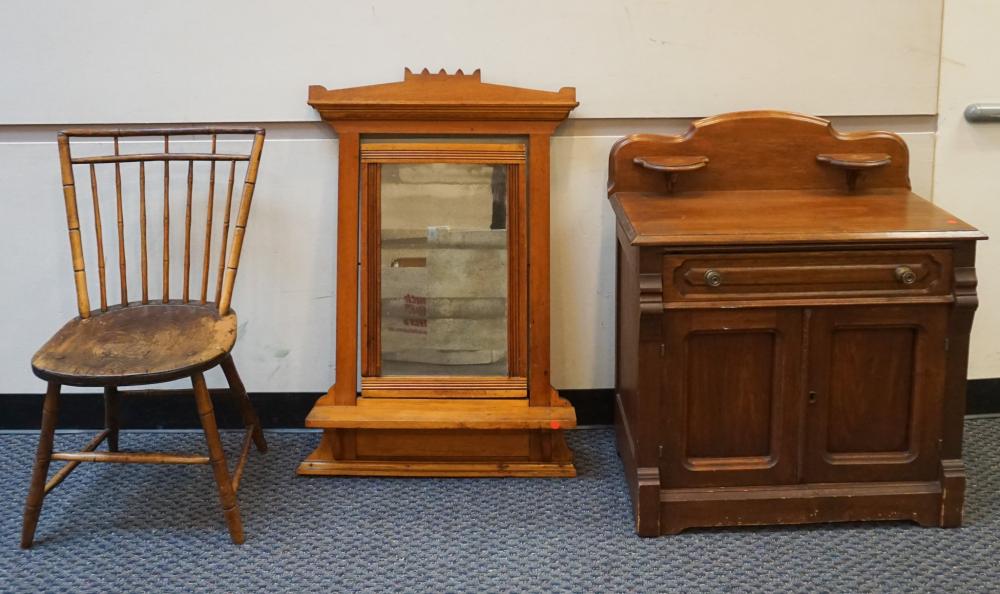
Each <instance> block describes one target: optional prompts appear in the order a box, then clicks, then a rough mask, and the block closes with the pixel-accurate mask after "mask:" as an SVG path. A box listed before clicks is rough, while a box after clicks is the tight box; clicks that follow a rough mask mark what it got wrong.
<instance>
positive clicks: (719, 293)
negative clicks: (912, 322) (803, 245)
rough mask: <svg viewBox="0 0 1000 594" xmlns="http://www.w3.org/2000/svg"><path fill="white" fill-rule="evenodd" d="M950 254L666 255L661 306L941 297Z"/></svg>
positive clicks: (948, 287) (948, 288) (948, 282)
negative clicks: (725, 302)
mask: <svg viewBox="0 0 1000 594" xmlns="http://www.w3.org/2000/svg"><path fill="white" fill-rule="evenodd" d="M951 267H952V260H951V250H947V249H940V250H878V251H866V252H860V251H829V252H828V251H821V252H777V253H752V254H747V253H741V254H668V255H666V256H664V259H663V300H664V303H667V304H670V303H671V302H674V303H679V304H683V303H689V304H690V303H692V302H699V301H706V302H707V301H719V300H734V301H746V300H760V299H763V300H773V299H786V300H787V299H802V298H833V299H836V298H851V297H935V296H938V297H941V296H948V295H950V294H951V290H952V287H951V285H952V280H951V279H952V270H951Z"/></svg>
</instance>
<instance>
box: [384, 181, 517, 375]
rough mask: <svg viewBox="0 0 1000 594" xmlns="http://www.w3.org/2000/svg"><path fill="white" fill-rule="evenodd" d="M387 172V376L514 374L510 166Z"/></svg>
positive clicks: (385, 192) (385, 290) (385, 294)
mask: <svg viewBox="0 0 1000 594" xmlns="http://www.w3.org/2000/svg"><path fill="white" fill-rule="evenodd" d="M381 170H382V174H381V176H382V177H381V188H380V202H381V210H380V220H381V230H380V231H381V243H380V246H381V248H380V249H381V255H380V260H381V271H380V281H381V286H380V293H381V359H382V361H381V368H382V375H383V376H388V375H455V376H461V375H476V376H505V375H507V371H508V364H507V311H508V308H507V296H508V292H507V192H508V188H507V166H506V165H478V164H454V163H420V164H390V163H386V164H383V165H382V167H381Z"/></svg>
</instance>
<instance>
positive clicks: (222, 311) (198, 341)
mask: <svg viewBox="0 0 1000 594" xmlns="http://www.w3.org/2000/svg"><path fill="white" fill-rule="evenodd" d="M123 137H129V138H130V140H132V141H135V144H137V145H140V146H141V145H142V143H143V142H144V141H143V137H146V141H148V142H154V143H156V144H155V145H154V146H155V147H156V148H154V150H156V151H158V147H159V146H162V148H163V150H162V152H152V153H150V152H141V153H136V152H132V153H131V154H127V153H126V152H124V151H122V150H121V143H119V139H120V138H123ZM149 137H152V139H150V138H149ZM173 137H182V140H184V141H186V142H185V145H191V146H196V147H197V146H202V145H210V151H208V150H205V151H202V152H191V151H188V150H185V151H176V150H175V152H171V150H170V149H171V145H170V140H171V138H173ZM74 138H76V139H77V140H75V141H73V142H72V145H73V151H77V150H78V149H83V148H86V149H91V150H90V152H93V149H94V148H95V147H97V148H103V147H102V145H101V144H98V143H100V142H101V141H102V140H103V142H104V143H105V145H104V146H108V147H109V149H108V150H107V151H105V152H110V147H113V149H114V152H113V154H102V155H98V156H74V154H73V152H71V150H70V149H71V139H74ZM80 138H83V139H84V140H80ZM58 140H59V157H60V163H61V169H62V182H63V194H64V198H65V202H66V220H67V222H68V226H69V241H70V248H71V251H72V256H73V272H74V275H75V281H76V295H77V304H78V308H79V314H80V315H79V317H77V318H74V319H73V320H71V321H69V322H68V323H67V324H66V325H65V326H63V327H62V329H61V330H59V331H58V332H57V333H56V334H55V336H53V337H52V338H51V339H50V340H49V341H48V342H47V343H45V345H44V346H43V347H42V348H41V349H40V350H39V351H38V352H37V353H36V354H35V356H34V358H33V359H32V362H31V366H32V369H33V370H34V372H35V375H37V376H38V377H40V378H42V379H43V380H46V381H47V382H48V390H47V391H46V394H45V400H44V404H43V407H42V411H43V412H42V429H41V438H40V440H39V444H38V455H37V458H36V460H35V468H34V472H33V474H32V477H31V486H30V489H29V491H28V499H27V503H26V505H25V510H24V527H23V530H22V533H21V546H22V547H24V548H28V547H30V546H31V544H32V541H33V539H34V534H35V527H36V525H37V524H38V516H39V513H40V511H41V507H42V500H43V499H44V497H45V495H46V494H47V493H48V492H49V491H51V490H52V489H54V488H55V487H56V486H58V485H59V483H61V482H62V481H63V479H65V478H66V477H67V476H68V475H69V474H70V472H72V471H73V469H74V468H76V467H77V466H78V465H79V464H80V463H81V462H119V463H152V464H211V465H212V470H213V472H214V475H215V481H216V483H217V484H218V489H219V498H220V499H221V501H222V508H223V512H224V514H225V518H226V522H227V524H228V525H229V533H230V536H231V537H232V540H233V542H235V543H242V542H243V538H244V537H243V528H242V524H241V522H240V512H239V506H238V504H237V500H236V492H237V490H238V488H239V484H240V477H241V476H242V474H243V468H244V465H245V464H246V460H247V456H248V454H249V452H250V443H251V441H253V442H254V443H255V444H256V446H257V449H258V450H260V451H262V452H263V451H266V449H267V444H266V442H265V441H264V435H263V432H262V431H261V427H260V422H259V421H258V419H257V414H256V412H255V411H254V409H253V406H252V404H251V403H250V399H249V398H248V397H247V393H246V390H245V389H244V387H243V383H242V382H241V380H240V377H239V374H238V373H237V372H236V366H235V365H234V363H233V359H232V356H231V355H230V351H231V350H232V348H233V345H234V343H235V341H236V314H235V313H234V312H233V311H232V310H231V309H230V302H231V300H232V294H233V285H234V283H235V281H236V270H237V267H238V266H239V263H240V252H241V249H242V247H243V237H244V233H245V232H246V225H247V218H248V215H249V214H250V203H251V199H252V197H253V191H254V185H255V182H256V178H257V167H258V163H259V162H260V154H261V150H262V148H263V144H264V131H263V130H261V129H259V128H183V129H129V130H100V129H78V130H66V131H64V132H61V133H60V134H59V137H58ZM220 140H221V141H222V143H221V144H224V145H226V146H229V145H230V144H232V145H235V146H238V147H240V148H243V147H249V151H248V152H245V151H241V152H238V153H226V152H220V151H218V150H217V149H218V148H219V144H220V142H219V141H220ZM238 140H242V141H243V142H232V143H230V142H229V141H238ZM95 141H96V143H95ZM178 142H180V141H175V148H176V145H177V143H178ZM160 143H162V144H160ZM126 144H127V143H126ZM186 148H187V147H185V149H186ZM207 148H208V147H207V146H206V149H207ZM205 162H207V163H205ZM172 164H173V166H171V165H172ZM185 165H186V167H185ZM217 166H218V167H217ZM102 168H103V171H102ZM217 168H218V169H219V170H220V174H221V175H220V176H219V180H218V182H219V183H218V186H219V191H218V192H216V185H217V183H216V169H217ZM75 170H81V171H87V175H88V177H89V184H88V185H89V188H90V202H91V204H92V208H93V211H92V214H93V217H92V218H93V222H94V225H93V226H94V240H95V241H94V246H95V248H96V249H95V250H94V251H93V252H91V255H92V256H93V255H94V254H96V260H97V280H98V282H97V286H98V290H99V293H100V307H99V308H97V309H93V310H92V309H91V304H90V303H91V302H90V291H89V287H88V279H87V273H86V270H85V267H84V253H85V248H84V246H85V242H84V240H83V237H82V228H81V227H82V226H81V222H80V221H81V216H80V214H81V212H82V210H78V208H77V184H76V180H75V175H74V171H75ZM172 170H186V180H185V178H184V177H183V176H177V175H175V176H174V177H175V185H178V186H182V187H183V189H181V190H180V192H178V191H177V190H178V188H174V190H175V192H174V193H173V195H177V194H178V193H180V194H181V196H182V198H183V199H184V203H183V206H184V223H183V234H184V241H183V248H184V251H183V264H182V265H183V281H182V283H181V284H182V289H181V292H180V299H172V298H171V297H173V295H172V294H171V291H170V289H171V272H172V271H173V276H174V277H176V276H177V273H178V272H179V270H177V267H176V266H175V267H174V269H173V270H172V268H171V259H170V252H171V250H170V247H171V239H172V237H171V226H170V222H171V221H170V211H171V206H170V198H171V196H172V194H171V182H170V179H171V172H172ZM206 170H207V171H206ZM227 170H228V172H227ZM238 170H239V171H243V172H244V173H243V189H242V194H241V196H240V198H239V204H238V207H237V211H236V213H237V214H236V215H235V221H234V224H233V225H232V233H230V223H231V216H230V215H231V212H232V210H233V208H232V207H233V188H234V186H235V183H236V180H237V177H238V175H237V171H238ZM196 171H199V172H201V173H199V175H198V179H199V180H203V179H204V175H203V174H204V173H207V176H208V183H207V184H206V185H205V186H204V187H199V191H198V192H195V191H194V190H195V187H196V185H195V177H196V175H195V173H196ZM99 173H100V175H99ZM226 173H228V182H225V181H224V180H225V179H226V178H225V175H226ZM112 174H113V178H112ZM133 174H135V175H136V176H137V178H138V184H137V186H136V185H134V184H133V185H130V184H128V183H123V178H124V179H125V180H126V182H128V181H131V180H129V177H130V176H131V175H133ZM159 175H162V178H163V190H162V194H160V196H154V197H153V198H151V200H150V202H151V203H152V201H153V200H154V199H155V198H157V197H162V209H161V211H162V225H163V227H162V230H163V235H162V238H160V239H159V240H157V238H155V237H152V238H150V239H149V240H147V219H146V211H147V208H146V206H147V194H150V195H152V194H154V193H155V192H147V184H146V181H147V176H149V177H158V176H159ZM178 178H179V179H178ZM101 179H104V180H105V184H104V186H105V189H104V190H103V191H101V189H100V187H99V186H101V185H102V184H100V183H99V180H101ZM112 179H113V182H112V181H111V180H112ZM134 179H135V178H132V180H134ZM185 181H186V184H185V183H184V182H185ZM182 184H183V185H182ZM223 188H224V189H223ZM129 189H134V190H135V191H134V192H129V191H127V190H129ZM217 193H218V194H219V196H218V198H219V199H216V194H217ZM223 193H224V197H223ZM135 194H137V196H135ZM102 195H103V196H107V197H108V198H107V199H108V200H109V201H110V200H111V198H110V197H111V196H113V197H114V202H113V204H114V206H113V208H114V213H115V215H116V216H115V219H116V223H117V224H116V228H117V242H116V245H117V248H116V249H114V251H115V252H116V253H117V260H118V288H119V295H120V303H119V304H117V305H109V304H108V293H109V290H108V279H107V276H108V275H107V274H106V271H105V244H104V233H103V231H102V216H101V198H102ZM223 198H224V199H223ZM129 199H133V200H137V201H138V204H137V205H136V204H135V202H134V201H133V202H132V204H131V205H130V204H129V202H130V200H129ZM202 199H204V204H205V209H204V210H201V204H200V202H201V201H202ZM196 201H197V202H198V203H199V204H198V209H197V211H196V212H195V217H196V218H201V216H202V214H201V213H204V234H203V235H193V234H192V211H195V210H196V209H195V202H196ZM178 202H179V201H178ZM151 206H152V204H151ZM180 206H181V205H180V204H178V203H176V202H175V209H177V210H178V211H179V209H180ZM136 207H137V208H136ZM220 207H221V210H222V212H221V213H217V212H216V211H217V210H220ZM136 210H138V213H137V216H135V211H136ZM104 212H105V213H106V216H108V217H109V218H110V216H111V215H110V212H111V205H110V204H109V205H108V207H107V208H105V211H104ZM126 212H129V213H130V214H131V215H132V216H135V218H136V219H137V222H138V245H137V246H136V245H135V244H136V242H135V239H136V237H135V236H134V235H133V236H131V237H128V234H126V225H125V222H126V219H127V218H129V217H128V216H126V214H125V213H126ZM220 215H221V216H220ZM85 218H86V217H85ZM220 220H221V222H220ZM155 225H156V226H157V227H158V226H159V223H158V222H157V223H155ZM85 226H87V225H85ZM175 234H179V233H178V232H175ZM213 235H217V236H218V239H217V240H216V241H215V242H214V246H215V255H214V257H213V249H212V248H213V241H212V240H213ZM192 238H194V240H195V243H196V244H197V243H198V242H201V248H202V250H201V251H202V254H200V255H201V256H202V258H201V261H200V262H198V261H197V260H195V261H194V267H195V274H197V273H198V270H197V269H198V268H200V269H201V270H200V286H199V289H200V292H195V291H196V289H194V288H193V283H192V282H191V276H192V274H191V273H192V270H191V269H192V257H191V256H192V251H196V252H197V246H196V248H195V250H192ZM156 244H159V246H157V245H156ZM113 245H114V244H113ZM175 245H176V242H175ZM129 247H132V248H137V249H132V250H130V249H129ZM157 247H162V260H160V261H161V265H160V268H161V270H160V271H157V272H162V285H161V291H160V294H159V297H158V298H154V297H151V295H150V293H151V291H150V282H149V277H150V273H151V272H152V271H150V267H151V265H150V262H149V257H148V252H149V251H151V250H155V249H156V248H157ZM227 248H228V252H227ZM135 251H138V256H139V274H138V276H139V277H140V279H141V297H140V298H139V299H135V298H134V296H135V295H134V293H133V299H131V300H130V296H129V282H128V279H129V274H128V270H129V261H130V260H129V258H128V257H127V256H129V252H132V254H133V255H134V252H135ZM178 251H179V248H178ZM152 267H153V268H154V269H155V268H156V265H155V263H154V264H153V265H152ZM134 269H135V262H134V260H133V261H132V272H133V274H132V275H131V277H132V282H133V285H134V284H136V283H135V276H136V275H135V270H134ZM213 271H215V274H214V283H211V281H210V277H211V276H212V272H213ZM111 276H112V277H113V276H114V275H113V274H112V275H111ZM91 280H92V279H91ZM112 280H113V279H112ZM154 280H155V279H154ZM174 280H175V281H176V278H175V279H174ZM210 284H214V297H215V298H214V300H209V299H208V295H209V286H210ZM154 288H155V287H154ZM216 365H221V367H222V370H223V372H224V374H225V377H226V380H227V381H228V383H229V387H230V392H231V394H232V395H233V396H235V399H236V400H237V402H238V403H239V407H240V412H241V414H242V417H243V422H244V424H245V425H246V428H247V430H246V436H245V438H244V440H243V444H242V450H241V453H240V457H239V460H238V462H237V463H236V467H235V470H234V472H233V474H232V475H230V473H229V469H228V466H227V464H226V459H225V454H224V452H223V448H222V442H221V440H220V439H219V430H218V427H217V425H216V421H215V413H214V409H213V407H212V400H211V397H210V396H209V392H208V389H207V387H206V385H205V379H204V377H203V375H202V373H203V372H204V371H206V370H207V369H210V368H212V367H214V366H216ZM185 377H190V378H191V381H192V384H193V386H194V397H195V401H196V403H197V409H198V414H199V416H200V418H201V425H202V428H203V429H204V433H205V440H206V441H207V442H208V456H201V455H188V454H166V453H150V452H142V453H140V452H123V451H119V448H118V435H119V421H118V400H119V392H118V387H120V386H128V385H139V384H151V383H160V382H166V381H170V380H176V379H180V378H185ZM62 385H72V386H100V387H103V388H104V399H105V429H104V430H103V431H101V432H100V433H99V434H98V435H97V436H96V437H94V439H93V440H92V441H90V443H88V444H87V445H86V446H85V447H84V448H83V450H82V451H80V452H53V451H52V448H53V438H54V434H55V428H56V419H57V415H58V410H59V392H60V388H61V386H62ZM105 439H106V440H107V444H108V448H107V451H97V447H98V446H99V445H100V444H101V443H102V442H103V441H105ZM53 460H58V461H64V462H66V464H65V465H64V466H63V467H62V468H61V469H60V470H59V471H58V472H56V473H55V475H54V476H53V477H52V478H51V479H49V480H48V481H47V482H46V479H47V477H48V470H49V464H50V462H51V461H53Z"/></svg>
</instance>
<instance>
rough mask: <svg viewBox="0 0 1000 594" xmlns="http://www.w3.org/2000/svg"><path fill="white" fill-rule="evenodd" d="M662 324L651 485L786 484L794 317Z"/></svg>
mask: <svg viewBox="0 0 1000 594" xmlns="http://www.w3.org/2000/svg"><path fill="white" fill-rule="evenodd" d="M664 324H665V328H664V334H665V343H664V349H663V355H664V359H663V374H664V377H663V386H664V389H663V394H662V395H661V425H660V426H661V432H660V436H661V444H662V445H661V448H662V449H661V460H660V480H661V484H663V485H665V486H671V487H705V486H729V485H734V486H740V485H767V484H780V483H788V482H793V481H795V480H796V473H797V452H798V445H797V444H798V431H797V428H798V425H799V423H798V419H799V417H800V414H801V407H800V405H799V403H800V399H798V398H797V395H799V394H801V393H802V384H801V379H800V377H801V359H802V312H801V310H798V309H742V310H728V311H727V310H710V311H709V310H696V311H674V312H668V313H667V314H666V315H665V316H664Z"/></svg>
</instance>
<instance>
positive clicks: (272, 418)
mask: <svg viewBox="0 0 1000 594" xmlns="http://www.w3.org/2000/svg"><path fill="white" fill-rule="evenodd" d="M559 393H560V395H562V396H563V397H564V398H566V399H567V400H569V401H570V402H571V403H572V404H573V406H574V407H575V408H576V418H577V424H579V425H610V424H611V423H613V422H614V398H613V397H614V391H613V390H610V389H605V390H600V389H598V390H560V392H559ZM226 396H227V391H226V390H213V391H212V397H213V400H215V415H216V419H217V420H218V422H219V426H220V427H223V428H238V427H241V426H242V421H241V419H240V416H239V412H238V410H237V409H236V406H235V405H234V404H232V403H230V402H228V398H226ZM320 396H321V394H315V393H306V392H291V393H286V392H264V393H256V394H251V395H250V398H251V400H253V402H254V405H255V406H256V407H257V413H258V414H259V415H260V419H261V423H262V424H263V425H264V427H265V428H268V429H278V428H295V429H298V428H301V427H303V425H304V424H305V418H306V415H307V414H308V413H309V409H310V408H312V405H313V403H314V402H316V399H317V398H319V397H320ZM966 407H967V410H966V412H967V413H968V414H970V415H974V414H1000V378H988V379H977V380H969V384H968V390H967V396H966ZM0 411H3V414H2V415H0V431H2V430H8V431H9V430H26V429H38V427H39V424H40V422H41V414H42V397H41V394H0ZM121 420H122V426H123V427H125V428H128V429H194V428H197V427H200V425H199V424H198V414H197V412H196V411H195V405H194V397H193V396H192V394H191V392H190V390H131V391H127V392H126V393H125V396H124V397H123V398H122V399H121ZM103 426H104V399H103V398H102V397H101V395H100V394H63V395H62V397H61V398H60V403H59V428H60V429H98V428H101V427H103Z"/></svg>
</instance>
